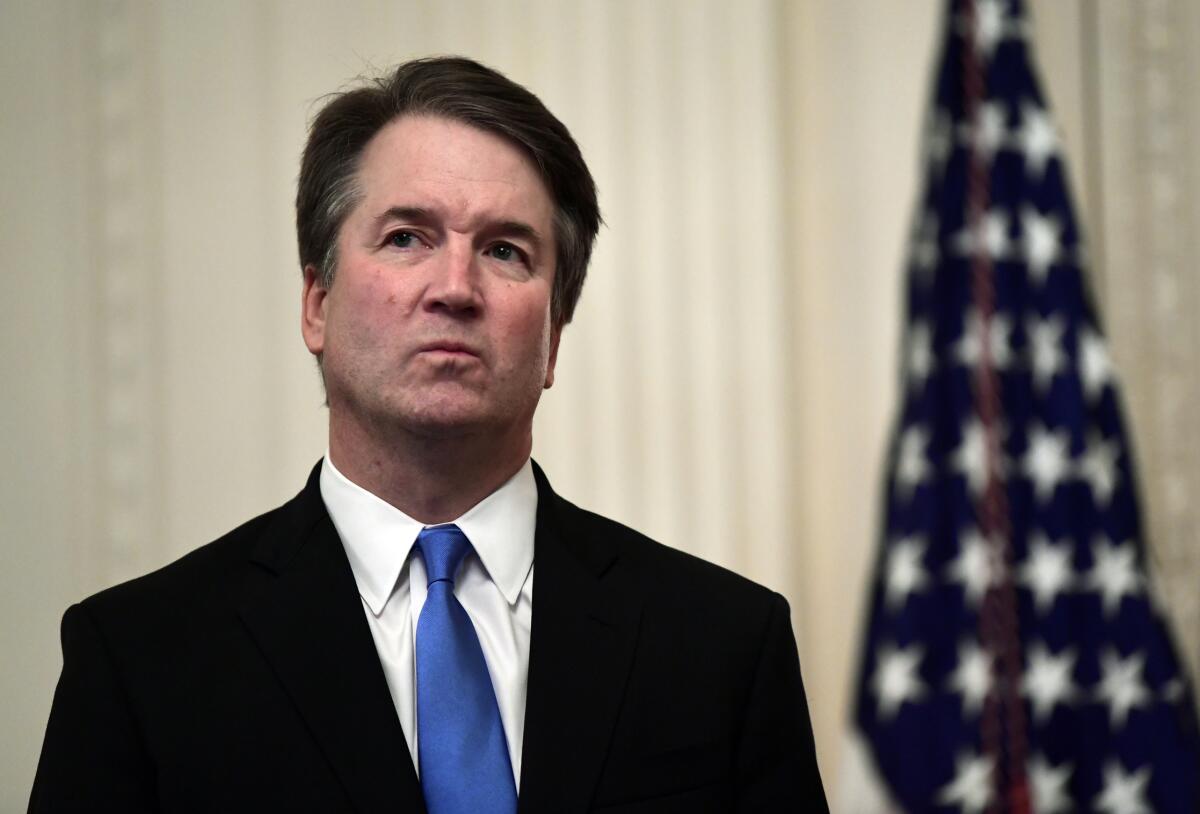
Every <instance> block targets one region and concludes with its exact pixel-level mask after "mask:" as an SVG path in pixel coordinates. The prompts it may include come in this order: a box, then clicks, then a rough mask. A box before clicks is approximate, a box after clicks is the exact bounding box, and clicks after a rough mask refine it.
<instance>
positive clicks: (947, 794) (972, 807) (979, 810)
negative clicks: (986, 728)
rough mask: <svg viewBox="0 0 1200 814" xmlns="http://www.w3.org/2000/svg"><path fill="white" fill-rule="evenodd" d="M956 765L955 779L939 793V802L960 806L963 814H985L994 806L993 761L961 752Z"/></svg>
mask: <svg viewBox="0 0 1200 814" xmlns="http://www.w3.org/2000/svg"><path fill="white" fill-rule="evenodd" d="M954 763H955V768H954V779H953V780H951V781H950V782H949V783H947V784H946V785H945V786H943V787H942V789H941V791H939V792H938V802H939V803H941V804H942V805H951V806H958V808H959V810H960V811H962V812H963V814H983V812H984V811H987V809H988V807H989V806H991V804H992V792H993V790H992V759H991V758H990V757H988V756H987V755H981V756H976V755H972V754H970V753H967V752H961V753H959V755H958V756H957V757H956V758H955V759H954Z"/></svg>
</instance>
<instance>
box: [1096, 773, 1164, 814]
mask: <svg viewBox="0 0 1200 814" xmlns="http://www.w3.org/2000/svg"><path fill="white" fill-rule="evenodd" d="M1149 784H1150V767H1149V766H1143V767H1142V768H1140V769H1138V770H1137V771H1136V772H1126V771H1125V769H1124V767H1122V766H1121V764H1120V763H1118V762H1116V761H1115V760H1110V761H1109V762H1108V764H1107V765H1106V766H1105V767H1104V789H1103V790H1102V791H1101V792H1100V796H1098V797H1097V798H1096V799H1095V801H1094V802H1093V804H1092V805H1093V806H1095V809H1096V810H1097V811H1102V812H1104V814H1154V809H1152V808H1151V807H1150V804H1149V803H1148V802H1146V786H1147V785H1149Z"/></svg>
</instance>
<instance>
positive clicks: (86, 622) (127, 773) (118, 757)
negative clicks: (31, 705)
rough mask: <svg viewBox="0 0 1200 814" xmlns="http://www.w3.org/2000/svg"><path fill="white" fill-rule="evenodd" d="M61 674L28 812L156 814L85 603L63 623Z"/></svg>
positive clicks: (149, 776) (123, 702) (126, 709)
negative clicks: (128, 813) (141, 813)
mask: <svg viewBox="0 0 1200 814" xmlns="http://www.w3.org/2000/svg"><path fill="white" fill-rule="evenodd" d="M62 650H63V669H62V675H61V676H60V677H59V680H58V687H57V688H56V689H55V691H54V703H53V706H52V707H51V710H50V722H49V723H48V724H47V726H46V739H45V741H44V743H43V744H42V755H41V759H40V760H39V761H38V769H37V776H36V778H35V779H34V782H33V794H32V796H31V798H30V801H29V811H30V812H37V813H38V814H41V812H55V813H56V814H57V812H72V811H122V812H135V813H136V812H143V811H155V810H157V806H156V804H155V800H154V791H153V790H154V770H153V766H152V764H151V761H150V759H149V757H148V754H147V751H146V749H145V745H144V741H143V738H142V734H141V733H140V732H139V729H138V725H137V723H136V721H135V719H134V716H133V714H132V710H131V709H130V705H129V699H128V697H127V696H126V694H125V692H124V690H123V689H122V687H121V683H120V680H119V677H118V674H117V670H116V667H115V665H114V663H113V661H112V658H111V656H110V654H109V652H108V650H107V648H106V646H105V643H104V639H103V636H102V634H101V631H100V629H99V627H98V626H97V625H96V623H95V621H94V620H93V618H92V616H91V614H90V613H89V612H88V610H87V608H86V607H85V606H83V605H74V606H72V607H71V608H69V609H68V610H67V612H66V613H65V614H64V615H63V620H62Z"/></svg>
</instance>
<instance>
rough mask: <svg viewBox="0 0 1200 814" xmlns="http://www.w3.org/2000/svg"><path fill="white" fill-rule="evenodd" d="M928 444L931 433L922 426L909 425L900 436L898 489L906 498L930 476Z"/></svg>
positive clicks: (897, 467)
mask: <svg viewBox="0 0 1200 814" xmlns="http://www.w3.org/2000/svg"><path fill="white" fill-rule="evenodd" d="M927 446H929V433H927V432H926V431H925V430H924V429H922V428H920V427H915V426H914V427H909V428H908V429H907V430H905V431H904V434H903V435H901V436H900V450H899V456H898V459H897V461H896V491H897V492H898V493H899V495H900V497H901V498H902V499H904V500H907V499H908V498H909V497H910V496H911V495H912V493H913V490H914V489H916V488H917V487H918V486H920V485H921V484H922V483H924V482H925V481H926V480H927V479H928V478H929V474H930V470H931V466H930V464H929V459H928V458H927V457H926V455H925V449H926V447H927Z"/></svg>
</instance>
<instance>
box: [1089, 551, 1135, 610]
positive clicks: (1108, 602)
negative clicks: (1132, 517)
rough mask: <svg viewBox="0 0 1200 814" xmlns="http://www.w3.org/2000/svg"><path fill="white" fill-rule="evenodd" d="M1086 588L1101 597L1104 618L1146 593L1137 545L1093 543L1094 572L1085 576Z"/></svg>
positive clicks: (1092, 570)
mask: <svg viewBox="0 0 1200 814" xmlns="http://www.w3.org/2000/svg"><path fill="white" fill-rule="evenodd" d="M1083 585H1084V587H1085V588H1087V589H1088V590H1091V591H1097V592H1099V593H1100V596H1101V600H1102V601H1103V604H1104V615H1105V616H1106V617H1111V616H1113V615H1114V614H1115V613H1116V612H1117V610H1118V609H1119V608H1120V607H1121V600H1122V599H1123V598H1124V597H1126V596H1134V595H1135V594H1138V593H1140V592H1141V590H1142V577H1141V574H1140V573H1139V572H1138V567H1137V553H1136V552H1135V551H1134V550H1133V544H1132V543H1131V542H1126V543H1121V544H1116V543H1111V542H1109V541H1107V540H1105V539H1104V538H1103V537H1097V538H1096V539H1095V540H1094V541H1093V542H1092V568H1091V570H1090V571H1088V572H1087V573H1086V574H1084V576H1083Z"/></svg>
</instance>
